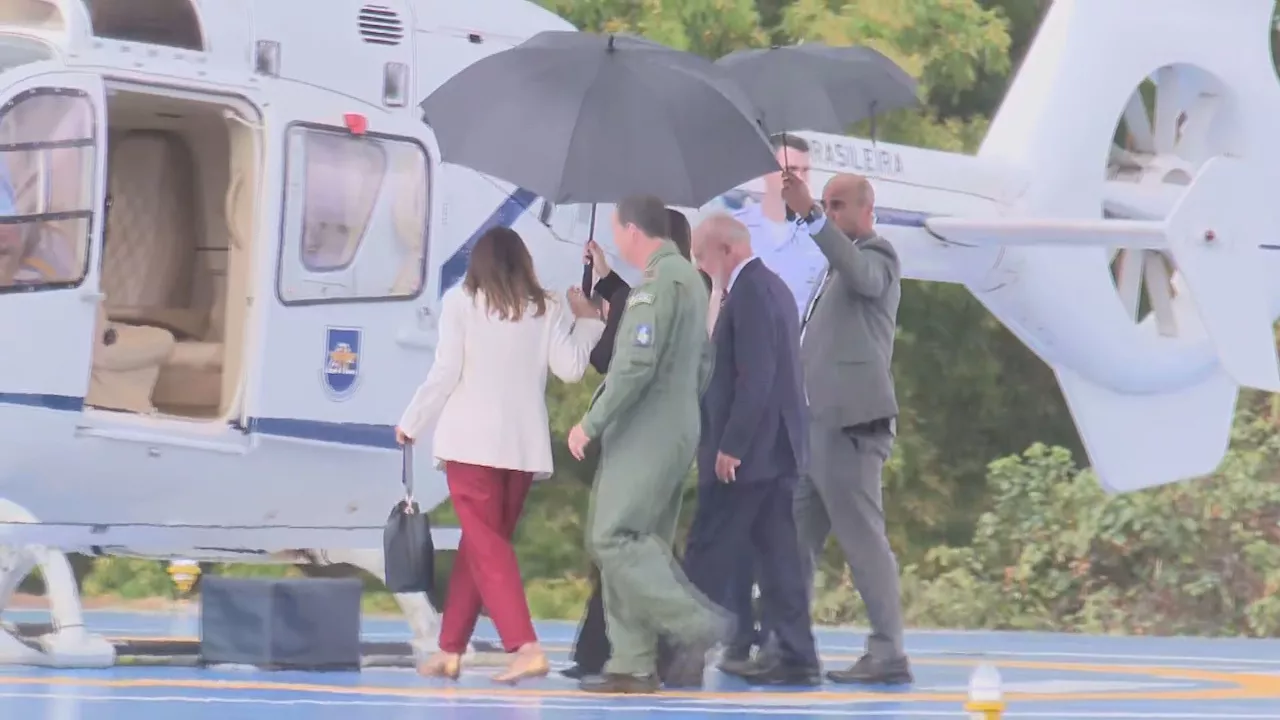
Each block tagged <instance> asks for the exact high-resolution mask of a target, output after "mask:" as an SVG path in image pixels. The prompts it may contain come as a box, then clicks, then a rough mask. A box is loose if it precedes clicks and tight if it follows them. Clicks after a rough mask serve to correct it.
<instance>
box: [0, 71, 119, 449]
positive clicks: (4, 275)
mask: <svg viewBox="0 0 1280 720" xmlns="http://www.w3.org/2000/svg"><path fill="white" fill-rule="evenodd" d="M63 67H64V66H61V65H56V64H52V63H44V62H41V63H33V64H30V65H24V66H22V67H20V68H17V69H14V70H11V71H9V72H6V73H3V74H0V88H2V89H0V338H3V339H4V340H3V346H4V353H3V360H0V369H2V370H0V420H3V421H5V422H23V423H25V424H27V425H28V426H30V425H31V424H32V423H35V424H39V425H41V426H47V427H48V428H49V429H50V430H55V429H59V428H61V427H63V426H66V427H67V428H69V429H74V427H75V424H76V423H77V422H79V419H80V418H79V416H80V411H81V410H82V409H83V408H84V406H85V404H86V396H88V395H92V389H91V387H90V377H89V376H90V370H91V367H92V357H93V353H94V350H95V348H96V347H97V345H98V344H100V339H97V338H99V336H100V330H101V328H102V327H105V318H100V317H99V312H100V308H101V307H102V303H101V301H102V296H101V294H100V293H99V290H98V270H97V268H98V258H99V253H100V248H101V244H102V224H103V217H102V210H103V202H102V198H103V193H104V190H103V182H104V181H103V176H104V169H105V162H104V159H105V155H106V113H105V110H104V92H103V83H102V79H101V78H100V77H98V76H96V75H92V74H88V73H79V72H66V71H64V70H62V68H63ZM34 408H39V409H42V410H44V411H46V412H44V413H32V412H30V411H31V410H32V409H34ZM19 412H21V413H22V419H21V421H18V420H16V419H15V418H16V416H17V414H18V413H19ZM5 418H8V419H7V420H5ZM62 418H74V419H73V420H71V421H69V422H68V421H66V420H63V419H62Z"/></svg>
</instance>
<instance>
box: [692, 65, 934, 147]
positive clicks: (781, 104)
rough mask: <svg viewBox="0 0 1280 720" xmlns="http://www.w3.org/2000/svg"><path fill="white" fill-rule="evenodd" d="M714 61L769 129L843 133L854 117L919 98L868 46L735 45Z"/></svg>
mask: <svg viewBox="0 0 1280 720" xmlns="http://www.w3.org/2000/svg"><path fill="white" fill-rule="evenodd" d="M716 64H717V65H719V66H720V67H722V68H724V70H725V72H727V73H728V74H729V76H730V77H732V78H733V79H734V80H735V81H737V83H738V84H739V85H740V86H741V87H742V88H743V90H745V91H746V94H747V95H748V96H749V97H750V99H751V102H752V103H753V104H754V105H755V106H756V107H757V108H759V110H760V111H761V114H762V115H763V120H764V125H765V127H766V128H767V129H768V131H769V132H770V133H771V134H773V133H785V132H793V131H796V130H813V131H815V132H828V133H836V134H844V133H845V132H847V131H848V129H849V126H850V125H852V124H854V123H856V122H858V121H859V120H863V119H865V118H868V117H871V118H874V117H875V116H876V115H878V114H880V113H885V112H889V111H890V110H897V109H899V108H904V107H911V106H914V105H917V104H919V102H920V100H919V97H918V96H917V89H916V81H915V79H914V78H912V77H911V76H910V75H908V74H907V72H906V71H905V70H903V69H902V68H901V67H899V66H898V65H897V64H895V63H894V62H893V61H892V60H890V59H889V58H887V57H885V56H884V55H882V54H880V53H879V52H877V51H875V50H872V49H871V48H868V47H831V46H829V45H822V44H818V43H802V44H800V45H789V46H786V47H775V48H766V49H752V50H739V51H737V52H733V53H730V54H728V55H725V56H724V57H722V58H720V59H719V60H717V61H716Z"/></svg>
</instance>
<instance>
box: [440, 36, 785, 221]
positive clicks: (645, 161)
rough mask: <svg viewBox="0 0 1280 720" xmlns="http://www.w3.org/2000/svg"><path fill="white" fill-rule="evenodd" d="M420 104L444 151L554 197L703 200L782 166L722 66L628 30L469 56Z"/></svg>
mask: <svg viewBox="0 0 1280 720" xmlns="http://www.w3.org/2000/svg"><path fill="white" fill-rule="evenodd" d="M422 111H423V121H424V122H426V123H427V124H428V125H430V126H431V128H432V130H433V131H434V132H435V135H436V140H437V142H438V143H439V145H440V152H441V154H442V159H443V160H445V161H446V162H451V163H455V164H458V165H464V166H466V167H469V168H472V169H473V170H478V171H480V172H483V173H487V174H490V175H494V176H496V177H499V178H502V179H503V180H507V181H508V182H512V183H515V184H516V185H519V186H520V187H523V188H525V189H528V190H530V191H532V192H534V193H537V194H538V195H539V196H541V197H543V198H546V199H548V200H550V201H552V202H555V203H613V202H618V201H619V200H621V199H622V198H624V197H626V196H628V195H632V194H636V193H647V194H652V195H656V196H658V197H659V198H662V200H663V201H664V202H666V203H667V204H669V205H683V206H689V207H698V206H700V205H702V204H703V203H705V202H707V201H709V200H710V199H712V198H714V197H715V196H717V195H719V194H720V193H722V192H724V191H726V190H729V189H730V188H733V187H735V186H737V185H739V184H741V183H743V182H746V181H748V180H751V179H754V178H757V177H759V176H761V175H764V174H767V173H770V172H776V171H777V170H778V163H777V160H776V159H775V157H774V155H773V152H772V150H771V149H770V147H769V140H768V137H767V136H766V135H765V134H764V131H763V129H762V128H761V126H760V124H759V115H758V112H757V111H756V110H755V108H754V107H753V106H752V105H751V102H750V100H748V99H747V97H746V94H745V93H744V92H743V91H742V90H741V88H739V87H737V86H736V85H735V84H734V82H733V81H732V80H731V79H729V78H728V77H727V76H726V75H725V73H724V71H722V70H720V69H719V68H717V67H716V66H715V65H714V64H713V63H711V62H709V61H707V60H704V59H702V58H699V57H698V56H696V55H693V54H691V53H686V52H681V51H677V50H673V49H671V48H668V47H665V46H663V45H659V44H657V43H653V42H649V41H647V40H642V39H640V38H634V37H629V36H614V35H609V36H601V35H593V34H590V33H580V32H566V31H550V32H543V33H539V34H538V35H535V36H534V37H532V38H530V39H529V40H527V41H526V42H524V43H522V44H520V45H518V46H516V47H514V48H511V49H509V50H504V51H502V52H499V53H496V54H494V55H490V56H488V57H486V58H484V59H481V60H479V61H477V62H476V63H474V64H472V65H470V66H468V67H467V68H465V69H464V70H462V71H461V72H460V73H458V74H457V75H455V76H454V77H452V78H450V79H449V80H448V81H447V82H445V83H444V84H443V85H442V86H440V88H439V89H437V90H436V91H435V92H433V93H431V95H430V96H429V97H428V98H427V99H426V100H424V101H423V103H422Z"/></svg>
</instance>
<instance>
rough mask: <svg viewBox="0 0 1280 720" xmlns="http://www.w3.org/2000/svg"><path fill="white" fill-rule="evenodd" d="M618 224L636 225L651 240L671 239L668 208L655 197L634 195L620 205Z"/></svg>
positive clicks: (624, 199)
mask: <svg viewBox="0 0 1280 720" xmlns="http://www.w3.org/2000/svg"><path fill="white" fill-rule="evenodd" d="M617 213H618V224H619V225H621V226H623V227H626V226H628V225H635V226H636V227H638V228H640V232H642V233H644V234H645V235H648V236H649V237H651V238H670V237H671V222H670V220H669V219H668V218H667V206H666V205H665V204H663V202H662V201H661V200H659V199H658V198H656V197H654V196H653V195H632V196H631V197H628V198H623V200H622V202H620V203H618V207H617Z"/></svg>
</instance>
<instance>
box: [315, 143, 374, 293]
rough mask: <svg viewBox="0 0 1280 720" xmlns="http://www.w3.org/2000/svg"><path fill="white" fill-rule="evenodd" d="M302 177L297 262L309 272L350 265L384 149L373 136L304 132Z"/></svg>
mask: <svg viewBox="0 0 1280 720" xmlns="http://www.w3.org/2000/svg"><path fill="white" fill-rule="evenodd" d="M305 152H306V160H305V165H306V171H305V172H306V176H305V179H304V180H303V183H304V189H303V195H304V198H303V201H302V218H303V219H302V245H301V247H300V248H299V252H300V253H301V257H302V264H303V266H305V267H306V268H307V269H308V270H310V271H311V272H329V271H333V270H342V269H343V268H346V267H347V266H348V265H350V264H351V259H352V258H353V257H355V254H356V249H357V248H359V247H360V241H361V240H362V239H363V238H364V234H365V230H366V229H368V227H369V216H370V215H372V214H373V206H374V203H375V202H377V200H378V191H379V190H381V186H382V181H383V178H385V177H386V174H387V153H386V151H385V150H384V149H383V147H382V144H381V143H379V142H378V141H377V140H371V139H364V138H352V137H343V136H342V135H333V134H329V133H320V132H308V135H307V139H306V150H305Z"/></svg>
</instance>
